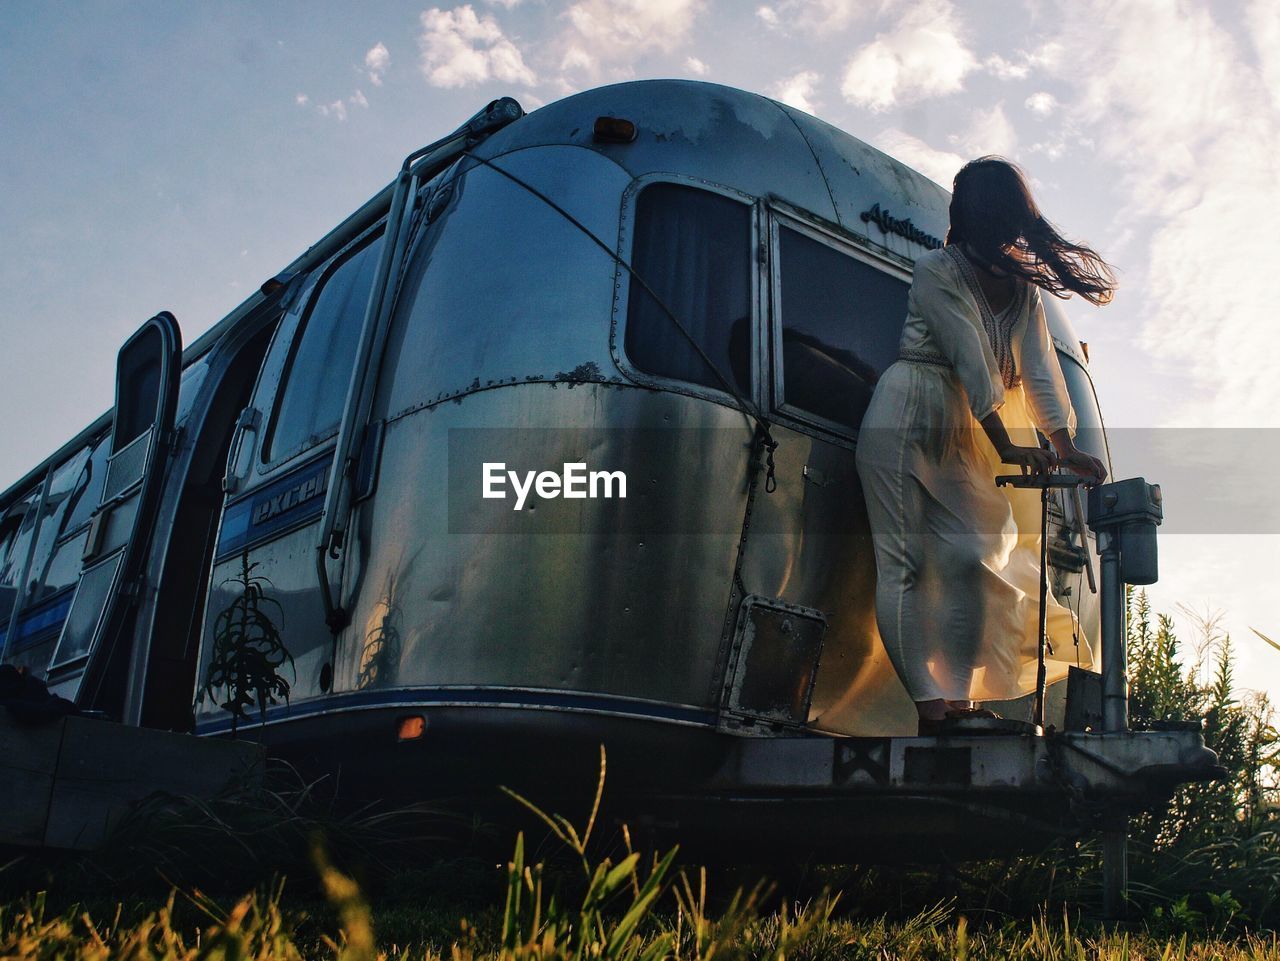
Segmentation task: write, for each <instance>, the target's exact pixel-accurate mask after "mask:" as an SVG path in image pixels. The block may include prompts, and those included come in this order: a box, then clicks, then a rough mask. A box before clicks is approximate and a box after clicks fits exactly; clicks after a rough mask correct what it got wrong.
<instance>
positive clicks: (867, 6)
mask: <svg viewBox="0 0 1280 961" xmlns="http://www.w3.org/2000/svg"><path fill="white" fill-rule="evenodd" d="M875 8H876V4H874V3H868V2H866V0H778V2H777V3H774V4H773V5H771V6H762V7H757V8H756V16H757V17H759V18H760V20H761V21H762V22H763V23H764V24H765V25H766V26H768V27H770V28H772V29H775V30H782V31H784V32H786V33H790V32H792V31H796V32H799V33H806V34H811V35H815V36H826V35H829V34H831V33H833V32H835V31H840V30H845V29H847V28H848V27H849V26H850V25H851V24H852V23H854V21H855V20H857V19H859V18H860V17H862V16H863V15H865V14H867V13H869V12H871V11H873V10H874V9H875Z"/></svg>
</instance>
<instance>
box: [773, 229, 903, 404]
mask: <svg viewBox="0 0 1280 961" xmlns="http://www.w3.org/2000/svg"><path fill="white" fill-rule="evenodd" d="M778 233H779V238H780V243H781V250H780V251H779V252H778V253H779V258H780V262H779V270H780V277H781V294H780V309H781V313H782V396H781V397H780V398H779V401H780V403H783V404H786V405H787V406H788V407H789V408H792V409H794V410H797V411H800V412H803V413H805V414H815V415H817V416H818V417H821V418H824V419H826V420H829V421H833V422H834V423H836V424H839V425H842V426H844V427H850V428H856V427H857V426H858V424H859V423H861V421H862V415H863V414H864V413H865V412H866V409H867V404H868V403H869V402H870V401H871V392H872V391H873V390H874V389H875V386H876V381H877V380H878V379H879V377H880V375H881V374H882V373H884V371H885V369H886V368H887V367H888V366H889V365H890V364H891V363H893V361H894V360H895V359H896V358H897V356H898V341H899V339H900V338H901V336H902V325H903V323H904V322H905V320H906V316H907V288H908V284H907V283H906V281H903V280H899V279H898V278H897V277H893V276H891V275H890V274H887V273H885V272H884V271H882V270H877V269H876V268H875V267H873V266H871V265H870V264H868V263H865V262H863V261H861V260H856V259H854V258H853V257H851V256H849V255H848V254H844V253H841V252H840V251H839V250H836V249H835V248H834V247H830V246H828V245H827V244H824V243H820V242H819V241H817V240H814V239H812V238H811V237H808V236H805V235H804V234H801V233H799V232H798V231H795V230H791V229H790V228H787V227H782V228H780V229H779V231H778Z"/></svg>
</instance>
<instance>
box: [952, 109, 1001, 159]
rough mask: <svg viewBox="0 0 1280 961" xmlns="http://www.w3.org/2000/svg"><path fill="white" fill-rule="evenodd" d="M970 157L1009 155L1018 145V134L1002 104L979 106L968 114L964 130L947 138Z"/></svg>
mask: <svg viewBox="0 0 1280 961" xmlns="http://www.w3.org/2000/svg"><path fill="white" fill-rule="evenodd" d="M948 139H949V140H950V141H951V142H952V143H953V144H955V145H956V146H958V147H960V148H961V149H962V150H964V151H965V153H967V154H968V155H969V156H970V157H979V156H982V155H984V154H999V155H1001V156H1005V157H1007V156H1010V155H1011V154H1013V152H1014V148H1016V147H1017V145H1018V135H1017V133H1015V132H1014V129H1013V124H1012V123H1010V122H1009V117H1008V115H1006V114H1005V112H1004V104H1003V103H997V104H995V105H994V106H992V107H988V108H986V109H983V108H981V107H979V108H978V109H977V110H975V111H973V113H971V114H970V115H969V119H968V121H967V122H966V123H965V124H964V132H963V133H960V134H953V135H952V136H951V137H949V138H948Z"/></svg>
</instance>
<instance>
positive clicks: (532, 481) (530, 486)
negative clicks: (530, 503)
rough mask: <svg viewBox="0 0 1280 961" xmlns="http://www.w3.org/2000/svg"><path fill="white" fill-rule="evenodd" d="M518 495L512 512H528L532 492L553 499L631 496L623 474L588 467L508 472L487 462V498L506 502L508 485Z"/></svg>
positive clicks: (575, 465) (501, 464)
mask: <svg viewBox="0 0 1280 961" xmlns="http://www.w3.org/2000/svg"><path fill="white" fill-rule="evenodd" d="M508 482H510V484H511V489H512V490H513V491H514V492H515V495H516V497H515V504H513V505H512V508H511V509H512V510H517V511H519V510H524V505H525V501H526V500H528V497H529V494H530V492H533V493H536V494H537V495H538V496H539V497H543V498H553V497H565V498H580V499H581V498H588V497H590V498H598V497H605V498H612V497H626V496H627V475H626V474H624V473H623V472H622V471H620V470H614V471H607V470H593V471H588V470H587V465H586V464H579V463H574V464H565V465H564V470H563V471H562V472H561V473H559V474H557V473H556V472H555V471H549V470H544V471H532V470H530V471H525V472H524V474H523V475H521V474H520V472H518V471H513V470H507V465H506V464H504V463H501V462H492V461H487V462H485V464H484V496H485V497H486V498H496V499H498V500H505V499H506V496H507V490H506V487H507V483H508Z"/></svg>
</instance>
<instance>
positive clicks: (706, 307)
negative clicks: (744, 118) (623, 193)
mask: <svg viewBox="0 0 1280 961" xmlns="http://www.w3.org/2000/svg"><path fill="white" fill-rule="evenodd" d="M751 260H752V258H751V208H750V207H749V206H748V205H747V204H744V203H741V202H740V201H737V200H733V199H730V198H729V197H725V196H723V195H721V194H716V193H711V192H710V191H706V190H697V189H695V188H693V187H684V186H681V185H678V184H666V183H661V184H653V185H651V186H648V187H646V188H645V189H644V190H642V191H641V192H640V195H639V198H638V199H637V202H636V222H635V240H634V242H633V245H632V250H631V266H632V268H633V269H634V271H635V274H636V275H638V276H639V277H641V278H643V279H644V282H645V283H647V284H648V285H649V287H651V288H652V289H653V292H654V294H656V295H657V296H658V298H659V299H660V300H661V301H662V303H663V304H665V305H666V306H667V307H668V308H670V310H671V312H672V313H673V314H675V316H676V318H677V319H679V321H680V322H681V323H682V324H683V325H684V326H685V328H686V329H687V330H688V332H689V334H691V335H692V337H693V339H694V340H696V341H697V343H698V345H699V346H700V347H701V348H702V350H703V351H704V352H705V353H706V355H707V357H708V358H709V359H710V360H711V362H712V363H714V364H715V366H716V368H717V369H718V370H719V371H720V373H721V375H722V376H723V380H722V379H721V377H718V376H716V373H715V371H713V370H711V369H710V368H709V367H708V366H707V362H706V360H704V359H703V358H702V357H700V356H699V354H698V352H697V350H695V349H694V347H693V345H692V344H690V343H689V338H688V337H686V336H685V335H684V334H683V333H681V331H680V328H679V327H677V326H676V324H675V323H674V322H673V321H672V319H671V317H670V316H668V315H667V312H666V311H665V310H663V309H662V307H661V306H660V305H659V303H658V301H656V300H655V299H654V297H653V295H651V294H650V293H649V292H648V291H646V290H645V288H644V287H643V286H642V285H641V284H640V282H639V281H638V280H637V279H636V277H635V276H632V278H631V289H630V293H629V294H628V297H627V331H626V341H625V343H626V351H627V357H628V358H629V359H630V361H631V363H632V364H633V365H634V366H635V367H636V368H637V369H639V370H642V371H645V372H646V373H650V374H658V375H661V376H663V377H672V378H675V379H676V380H684V381H690V382H692V383H695V384H703V385H705V386H708V387H714V388H716V389H718V390H724V382H725V381H726V380H727V381H728V382H730V383H733V384H736V385H737V387H738V390H739V391H740V392H742V393H743V394H748V393H749V392H750V390H751V314H752V311H751V272H752V263H751Z"/></svg>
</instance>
